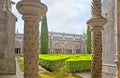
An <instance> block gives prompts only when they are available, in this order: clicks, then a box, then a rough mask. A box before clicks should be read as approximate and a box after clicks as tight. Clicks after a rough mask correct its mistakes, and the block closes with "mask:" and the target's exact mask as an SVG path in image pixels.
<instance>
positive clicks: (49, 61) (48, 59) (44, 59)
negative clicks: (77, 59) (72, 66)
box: [39, 54, 67, 71]
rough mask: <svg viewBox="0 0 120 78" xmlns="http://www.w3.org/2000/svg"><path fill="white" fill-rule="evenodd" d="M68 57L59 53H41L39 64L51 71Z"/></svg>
mask: <svg viewBox="0 0 120 78" xmlns="http://www.w3.org/2000/svg"><path fill="white" fill-rule="evenodd" d="M66 59H67V57H62V58H61V57H60V56H59V55H58V56H57V55H56V56H55V55H50V54H49V55H48V54H45V55H39V64H40V65H41V66H42V67H44V68H46V69H47V70H49V71H55V70H57V69H59V68H61V67H62V66H64V64H65V60H66Z"/></svg>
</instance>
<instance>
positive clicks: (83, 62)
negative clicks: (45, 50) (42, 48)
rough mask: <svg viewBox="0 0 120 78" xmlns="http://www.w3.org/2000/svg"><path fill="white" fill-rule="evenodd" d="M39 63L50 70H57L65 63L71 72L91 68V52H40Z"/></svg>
mask: <svg viewBox="0 0 120 78" xmlns="http://www.w3.org/2000/svg"><path fill="white" fill-rule="evenodd" d="M39 64H40V65H41V66H43V67H44V68H46V69H48V70H49V71H55V70H58V69H60V68H61V67H63V66H64V65H65V67H66V68H67V69H68V71H70V72H79V71H85V70H90V65H91V55H90V54H87V55H86V54H47V55H46V54H45V55H44V54H40V55H39Z"/></svg>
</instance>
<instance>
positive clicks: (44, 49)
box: [40, 15, 48, 54]
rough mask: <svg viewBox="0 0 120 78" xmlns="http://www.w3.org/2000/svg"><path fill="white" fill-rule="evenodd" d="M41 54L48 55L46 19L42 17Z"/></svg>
mask: <svg viewBox="0 0 120 78" xmlns="http://www.w3.org/2000/svg"><path fill="white" fill-rule="evenodd" d="M40 40H41V54H48V27H47V17H46V15H45V16H43V18H42V22H41V37H40Z"/></svg>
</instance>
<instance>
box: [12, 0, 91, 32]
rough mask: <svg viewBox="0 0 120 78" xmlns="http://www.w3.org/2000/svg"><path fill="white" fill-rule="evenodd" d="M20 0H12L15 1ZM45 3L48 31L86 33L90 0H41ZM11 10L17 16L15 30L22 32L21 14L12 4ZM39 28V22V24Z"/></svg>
mask: <svg viewBox="0 0 120 78" xmlns="http://www.w3.org/2000/svg"><path fill="white" fill-rule="evenodd" d="M19 1H20V0H14V2H15V3H17V2H19ZM41 2H42V3H44V4H45V5H47V7H48V12H47V23H48V31H53V32H64V33H71V34H83V33H84V32H85V33H86V29H87V25H86V21H87V20H88V19H90V11H91V10H90V9H91V8H90V0H41ZM12 12H13V13H14V15H15V16H16V17H17V22H16V32H17V30H18V32H19V33H23V32H24V22H23V20H22V15H20V14H19V13H18V11H17V10H16V4H15V5H13V6H12ZM39 30H41V24H40V26H39Z"/></svg>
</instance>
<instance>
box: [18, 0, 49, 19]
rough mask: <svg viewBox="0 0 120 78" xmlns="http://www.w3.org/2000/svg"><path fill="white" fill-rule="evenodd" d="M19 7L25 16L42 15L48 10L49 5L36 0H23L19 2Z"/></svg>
mask: <svg viewBox="0 0 120 78" xmlns="http://www.w3.org/2000/svg"><path fill="white" fill-rule="evenodd" d="M16 7H17V9H18V11H19V13H20V14H22V15H23V18H24V17H26V15H27V16H28V15H31V16H37V17H41V16H43V15H44V14H45V13H46V12H47V6H46V5H44V4H43V3H41V2H38V1H34V0H23V1H20V2H18V3H17V6H16Z"/></svg>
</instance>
